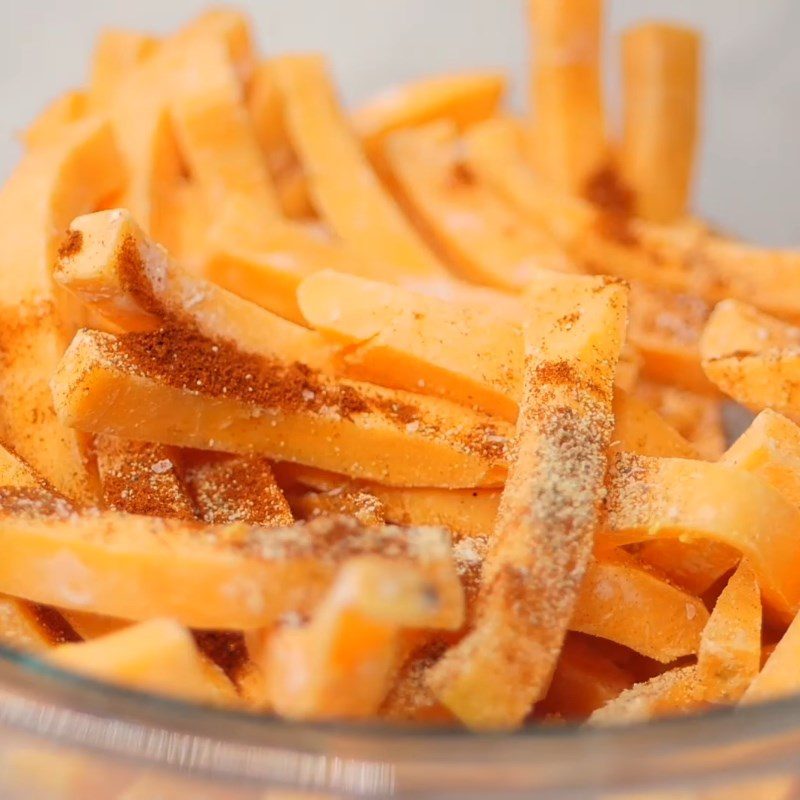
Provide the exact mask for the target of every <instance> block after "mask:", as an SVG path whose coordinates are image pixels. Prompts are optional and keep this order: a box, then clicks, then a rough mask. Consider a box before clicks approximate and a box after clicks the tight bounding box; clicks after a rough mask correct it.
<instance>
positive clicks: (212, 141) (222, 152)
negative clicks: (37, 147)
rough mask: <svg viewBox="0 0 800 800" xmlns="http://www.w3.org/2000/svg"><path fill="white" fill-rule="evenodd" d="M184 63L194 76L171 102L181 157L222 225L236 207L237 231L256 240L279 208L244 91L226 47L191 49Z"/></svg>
mask: <svg viewBox="0 0 800 800" xmlns="http://www.w3.org/2000/svg"><path fill="white" fill-rule="evenodd" d="M185 58H186V59H187V62H188V63H190V64H191V65H192V71H191V72H190V70H188V69H187V70H186V77H185V79H184V80H183V81H181V83H180V86H179V87H177V88H176V90H175V92H174V93H173V95H172V98H171V102H170V111H171V115H172V119H173V121H174V123H175V133H176V135H177V138H178V143H179V146H180V150H181V153H182V155H183V157H184V158H185V159H186V162H187V164H188V166H189V171H190V173H191V174H192V176H193V177H194V178H195V179H196V180H197V182H198V184H199V185H200V187H201V188H202V190H203V193H204V196H205V200H206V203H207V205H208V207H209V208H210V209H213V210H214V214H215V215H216V214H219V215H220V217H221V218H222V219H223V220H224V219H225V218H226V211H225V205H226V204H227V203H228V202H234V203H235V209H236V211H235V213H236V215H237V226H238V227H241V228H245V229H246V230H247V231H248V232H249V235H250V236H251V237H256V236H258V234H259V232H260V231H261V230H263V229H265V228H266V227H267V226H268V225H269V223H270V222H271V221H274V220H275V219H276V218H277V217H278V215H279V208H278V201H277V198H276V196H275V189H274V186H273V185H272V181H271V179H270V175H269V172H268V170H267V165H266V162H265V161H264V158H263V156H262V153H261V149H260V147H259V145H258V140H257V138H256V134H255V129H254V127H253V124H252V121H251V119H250V115H249V114H248V112H247V108H246V106H245V103H244V95H243V89H242V86H241V84H240V83H239V81H238V79H237V76H236V72H235V69H234V66H233V64H232V62H231V59H230V56H229V54H228V52H226V48H225V46H224V44H222V43H218V44H216V46H214V44H213V43H209V42H205V41H201V42H197V43H196V45H195V46H193V47H190V46H188V45H187V47H186V50H185ZM215 235H218V236H220V237H221V238H222V239H223V240H224V238H225V236H226V235H227V234H226V232H225V231H216V232H215Z"/></svg>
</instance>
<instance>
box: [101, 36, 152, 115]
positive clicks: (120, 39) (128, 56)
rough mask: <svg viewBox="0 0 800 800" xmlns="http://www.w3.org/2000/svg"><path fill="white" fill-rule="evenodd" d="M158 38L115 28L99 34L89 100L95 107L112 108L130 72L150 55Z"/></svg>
mask: <svg viewBox="0 0 800 800" xmlns="http://www.w3.org/2000/svg"><path fill="white" fill-rule="evenodd" d="M158 44H159V42H158V39H156V38H155V37H154V36H150V35H148V34H146V33H140V32H138V31H129V30H119V29H111V30H105V31H103V32H102V33H101V34H100V35H99V36H98V38H97V41H96V43H95V47H94V53H93V55H92V67H91V75H90V77H89V88H88V101H89V103H90V104H91V106H92V107H93V108H108V107H109V106H110V105H111V104H112V103H113V102H114V100H115V96H116V93H117V92H118V91H119V90H120V87H121V86H122V85H123V83H124V81H125V79H126V78H127V76H128V75H129V74H130V72H131V71H132V70H133V69H134V68H135V67H137V66H138V65H139V64H141V63H142V62H143V61H145V59H147V58H149V57H150V56H151V55H152V54H153V53H154V52H155V51H156V48H157V47H158Z"/></svg>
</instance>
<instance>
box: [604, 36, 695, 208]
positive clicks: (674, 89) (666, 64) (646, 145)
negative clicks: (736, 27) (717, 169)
mask: <svg viewBox="0 0 800 800" xmlns="http://www.w3.org/2000/svg"><path fill="white" fill-rule="evenodd" d="M701 48H702V42H701V39H700V34H699V33H698V32H697V31H695V30H692V29H691V28H685V27H680V26H677V25H668V24H664V23H655V22H650V23H644V24H641V25H637V26H635V27H633V28H630V29H629V30H628V31H626V32H625V34H624V35H623V37H622V65H623V77H624V86H625V91H624V97H625V115H624V125H623V133H622V145H621V148H620V168H621V173H622V176H623V179H624V180H625V182H626V184H627V185H628V186H629V187H630V188H631V189H632V190H633V193H634V198H635V208H636V213H637V214H638V215H639V216H641V217H642V218H643V219H647V220H652V221H653V222H663V223H668V222H673V221H675V220H678V219H681V218H682V217H683V216H684V215H685V214H686V211H687V208H688V202H689V195H690V191H691V183H692V175H693V171H694V161H695V151H696V147H697V139H698V128H699V121H698V107H699V101H700V97H699V95H700V61H701Z"/></svg>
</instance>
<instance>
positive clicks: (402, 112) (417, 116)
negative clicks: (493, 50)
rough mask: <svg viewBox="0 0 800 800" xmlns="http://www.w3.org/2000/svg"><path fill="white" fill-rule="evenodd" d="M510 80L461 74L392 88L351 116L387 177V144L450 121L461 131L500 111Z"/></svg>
mask: <svg viewBox="0 0 800 800" xmlns="http://www.w3.org/2000/svg"><path fill="white" fill-rule="evenodd" d="M505 90H506V78H505V76H504V75H502V74H500V73H494V72H462V73H454V74H451V75H437V76H435V77H432V78H423V79H421V80H417V81H414V82H412V83H407V84H404V85H402V86H392V87H390V88H389V89H385V90H383V91H382V92H380V93H379V94H378V95H376V96H375V97H373V98H371V99H370V100H369V101H368V102H367V103H366V104H365V105H363V106H362V107H361V108H359V109H357V110H356V111H355V113H354V114H353V125H354V126H355V129H356V132H357V133H358V135H359V136H360V137H361V142H362V144H363V146H364V149H365V150H366V152H367V155H368V156H369V158H370V160H371V161H372V165H373V166H374V167H375V169H377V170H378V172H379V173H380V174H385V173H386V172H387V167H386V164H385V153H384V147H383V146H384V143H385V142H386V140H387V139H388V138H389V137H390V136H391V135H392V134H393V133H394V132H395V131H398V130H403V129H406V128H417V127H420V126H422V125H426V124H428V123H430V122H436V121H438V120H446V121H447V122H450V123H452V124H453V125H455V126H456V127H457V128H458V129H459V130H464V129H466V128H469V127H470V126H471V125H474V124H475V123H476V122H481V121H482V120H485V119H488V118H490V117H492V116H494V114H495V113H496V112H497V110H498V106H499V104H500V101H501V99H502V97H503V94H504V93H505Z"/></svg>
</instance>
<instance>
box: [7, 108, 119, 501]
mask: <svg viewBox="0 0 800 800" xmlns="http://www.w3.org/2000/svg"><path fill="white" fill-rule="evenodd" d="M121 181H122V174H121V172H120V169H119V156H118V154H117V152H116V150H115V148H114V143H113V140H112V136H111V131H110V129H109V127H108V125H107V124H105V123H102V122H86V123H80V124H79V125H76V126H75V127H73V128H71V129H70V131H69V132H67V133H65V134H64V136H63V137H62V138H61V139H60V140H59V141H58V143H57V144H54V145H52V146H50V147H44V148H41V149H39V150H35V151H33V152H31V153H30V154H28V155H27V156H26V157H25V158H24V159H23V161H22V163H21V164H20V166H19V167H18V168H17V170H16V171H15V173H14V174H13V176H12V177H11V179H10V180H9V182H8V183H7V184H6V186H5V187H4V189H3V190H2V192H1V193H0V290H2V297H3V304H4V307H3V308H2V309H0V439H2V440H3V441H6V442H10V443H12V444H13V446H14V449H15V450H16V452H17V453H18V454H19V455H20V456H21V457H22V458H23V459H24V460H25V461H26V462H27V463H29V464H30V465H31V466H32V467H33V468H34V469H35V470H36V471H37V472H38V473H40V474H41V475H42V476H43V477H44V478H46V479H47V480H48V481H49V482H50V483H51V484H52V485H53V486H54V487H55V488H56V489H58V490H59V491H60V492H62V493H63V494H65V495H67V496H69V497H70V498H72V499H73V500H76V501H78V502H80V503H86V504H90V503H92V502H94V501H95V499H96V484H95V481H94V480H93V478H92V476H91V475H90V474H89V472H88V471H87V469H86V465H85V462H84V456H83V452H82V447H81V442H80V440H79V437H77V436H76V435H75V434H74V432H72V431H70V430H67V429H65V428H64V427H62V426H61V424H60V423H59V422H58V421H57V419H56V417H55V414H54V413H53V406H52V401H51V399H50V392H49V388H48V382H49V380H50V376H51V375H52V372H53V370H54V368H55V365H56V364H57V362H58V359H59V358H60V357H61V354H62V352H63V348H64V346H65V338H64V337H65V335H66V336H68V335H71V326H72V324H73V323H74V321H75V318H76V317H78V316H80V311H79V309H77V308H76V307H75V304H74V299H73V298H69V297H67V296H66V295H64V293H63V292H61V291H58V292H56V291H55V289H54V287H53V284H52V279H51V271H52V265H53V262H54V261H55V257H56V252H57V250H58V248H59V243H60V242H61V239H62V236H63V233H64V232H65V231H66V228H67V225H68V224H69V221H70V220H71V219H72V217H74V216H75V214H76V213H83V212H85V211H89V210H92V209H93V208H94V207H95V206H96V205H99V204H100V203H101V202H102V200H103V199H104V198H106V197H108V196H109V195H110V194H112V193H113V192H115V191H116V190H117V189H118V188H119V187H120V185H121ZM21 209H24V213H22V214H21ZM65 246H66V247H67V248H68V247H69V242H68V243H67V245H65Z"/></svg>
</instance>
